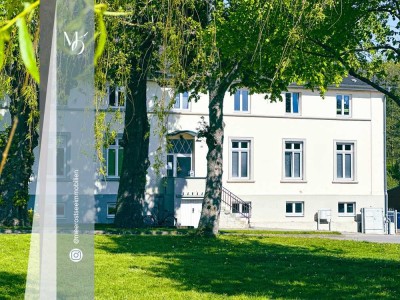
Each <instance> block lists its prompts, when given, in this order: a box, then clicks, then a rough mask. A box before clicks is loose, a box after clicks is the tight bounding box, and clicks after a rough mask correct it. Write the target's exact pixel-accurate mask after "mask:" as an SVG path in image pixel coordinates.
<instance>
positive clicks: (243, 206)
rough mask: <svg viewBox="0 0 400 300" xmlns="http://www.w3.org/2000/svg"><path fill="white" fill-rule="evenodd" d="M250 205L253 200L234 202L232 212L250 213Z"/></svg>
mask: <svg viewBox="0 0 400 300" xmlns="http://www.w3.org/2000/svg"><path fill="white" fill-rule="evenodd" d="M250 207H251V202H245V203H239V202H233V203H232V213H234V214H235V213H236V214H237V213H241V214H249V213H250Z"/></svg>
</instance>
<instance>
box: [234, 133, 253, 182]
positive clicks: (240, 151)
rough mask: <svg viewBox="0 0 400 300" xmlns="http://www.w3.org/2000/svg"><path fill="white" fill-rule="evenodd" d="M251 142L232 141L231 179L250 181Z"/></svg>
mask: <svg viewBox="0 0 400 300" xmlns="http://www.w3.org/2000/svg"><path fill="white" fill-rule="evenodd" d="M249 166H250V141H248V140H233V141H231V174H230V175H231V177H232V178H234V179H249V178H250V173H249V171H250V170H249Z"/></svg>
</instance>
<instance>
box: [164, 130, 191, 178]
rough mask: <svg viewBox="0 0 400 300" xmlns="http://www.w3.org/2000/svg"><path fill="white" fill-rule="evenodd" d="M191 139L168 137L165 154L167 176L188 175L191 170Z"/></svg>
mask: <svg viewBox="0 0 400 300" xmlns="http://www.w3.org/2000/svg"><path fill="white" fill-rule="evenodd" d="M193 141H194V140H189V139H183V138H179V139H170V140H169V147H170V150H169V151H168V152H169V153H168V155H167V176H168V177H188V176H191V171H192V154H193Z"/></svg>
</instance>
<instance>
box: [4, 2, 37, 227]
mask: <svg viewBox="0 0 400 300" xmlns="http://www.w3.org/2000/svg"><path fill="white" fill-rule="evenodd" d="M37 5H38V2H35V3H34V4H32V5H26V7H25V9H24V7H23V6H22V5H21V6H20V5H15V2H14V1H0V12H1V14H0V44H1V47H0V48H1V49H0V54H1V55H0V58H1V59H0V99H4V100H3V101H4V103H1V105H3V104H5V106H6V109H8V111H9V114H10V116H11V124H10V126H8V127H7V128H6V130H5V131H4V132H1V133H0V153H1V154H5V155H2V158H4V159H6V160H5V161H4V162H5V164H3V165H2V167H3V169H2V170H1V171H2V172H1V176H0V225H22V226H24V225H27V224H28V214H27V202H28V183H29V180H30V177H31V175H32V166H33V163H34V156H33V149H34V148H35V147H36V146H37V144H38V134H37V131H36V129H37V124H38V119H39V116H38V88H37V83H38V80H39V77H38V76H39V74H38V68H37V65H36V59H35V57H36V56H37V46H38V37H39V34H38V28H39V26H38V16H37V11H33V9H34V8H35V7H37ZM30 12H34V14H33V15H31V16H30V18H29V19H28V17H27V15H28V14H29V13H30ZM17 20H18V21H17ZM26 20H27V21H28V22H26ZM16 25H18V26H16ZM32 38H33V44H32V41H31V39H32ZM7 95H8V96H7ZM13 128H14V130H13ZM11 132H13V133H15V134H14V135H12V134H10V133H11ZM9 142H10V143H11V144H10V147H9V150H8V153H7V151H5V149H6V146H7V144H8V143H9Z"/></svg>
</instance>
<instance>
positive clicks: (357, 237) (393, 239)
mask: <svg viewBox="0 0 400 300" xmlns="http://www.w3.org/2000/svg"><path fill="white" fill-rule="evenodd" d="M324 237H326V238H329V239H335V240H353V241H365V242H374V243H391V244H400V235H388V234H364V233H350V232H342V234H341V235H333V234H332V235H328V234H327V235H326V236H324Z"/></svg>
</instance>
